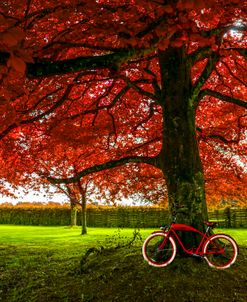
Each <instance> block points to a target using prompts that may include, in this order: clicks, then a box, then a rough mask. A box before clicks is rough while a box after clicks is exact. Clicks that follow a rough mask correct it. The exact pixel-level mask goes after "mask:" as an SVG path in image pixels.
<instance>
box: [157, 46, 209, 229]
mask: <svg viewBox="0 0 247 302" xmlns="http://www.w3.org/2000/svg"><path fill="white" fill-rule="evenodd" d="M159 63H160V70H161V86H162V87H161V89H162V95H161V101H160V102H161V106H162V107H163V147H162V150H161V153H160V159H159V167H160V168H161V169H162V171H163V173H164V176H165V178H166V183H167V188H168V198H169V207H170V210H171V212H172V211H174V206H175V204H177V205H179V206H183V208H182V209H181V213H178V214H177V222H178V223H186V224H189V225H192V226H193V227H195V228H197V229H199V230H204V225H203V221H204V220H207V219H208V214H207V206H206V200H205V185H204V175H203V169H202V164H201V160H200V154H199V149H198V144H197V138H196V124H195V111H196V108H195V105H194V99H193V95H192V83H191V66H190V63H189V60H187V55H186V51H185V49H184V48H182V47H181V48H172V47H169V48H168V49H167V50H166V51H162V52H160V53H159Z"/></svg>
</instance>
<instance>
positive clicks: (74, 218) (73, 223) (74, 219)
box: [70, 201, 77, 227]
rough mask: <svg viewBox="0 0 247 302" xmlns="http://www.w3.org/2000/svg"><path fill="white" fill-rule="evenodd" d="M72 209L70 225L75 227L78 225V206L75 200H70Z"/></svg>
mask: <svg viewBox="0 0 247 302" xmlns="http://www.w3.org/2000/svg"><path fill="white" fill-rule="evenodd" d="M70 210H71V212H70V226H71V227H73V226H76V225H77V208H76V204H75V203H74V202H73V201H70Z"/></svg>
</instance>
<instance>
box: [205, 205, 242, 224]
mask: <svg viewBox="0 0 247 302" xmlns="http://www.w3.org/2000/svg"><path fill="white" fill-rule="evenodd" d="M209 220H210V221H216V222H217V224H218V226H220V227H226V228H239V227H247V208H243V209H241V208H235V209H230V208H226V209H225V210H215V211H213V212H210V213H209Z"/></svg>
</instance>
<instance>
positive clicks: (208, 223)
mask: <svg viewBox="0 0 247 302" xmlns="http://www.w3.org/2000/svg"><path fill="white" fill-rule="evenodd" d="M204 224H206V226H208V227H210V228H213V227H214V226H215V225H216V224H217V222H212V221H204Z"/></svg>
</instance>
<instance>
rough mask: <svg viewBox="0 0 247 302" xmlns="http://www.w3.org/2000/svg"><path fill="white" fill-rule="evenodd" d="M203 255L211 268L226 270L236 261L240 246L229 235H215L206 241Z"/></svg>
mask: <svg viewBox="0 0 247 302" xmlns="http://www.w3.org/2000/svg"><path fill="white" fill-rule="evenodd" d="M203 253H204V257H205V259H206V261H207V263H208V265H209V266H211V267H214V268H217V269H226V268H229V267H230V266H231V265H232V264H233V263H234V262H235V261H236V259H237V255H238V245H237V243H236V241H235V240H234V239H233V238H232V237H230V236H229V235H225V234H215V235H212V236H210V237H209V238H208V239H207V240H206V242H205V244H204V247H203Z"/></svg>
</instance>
